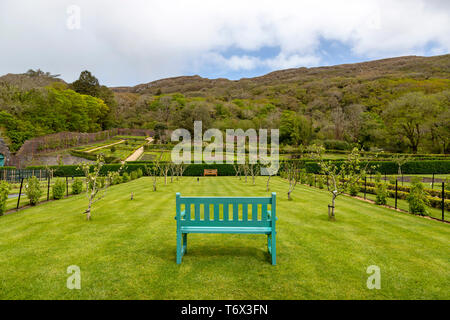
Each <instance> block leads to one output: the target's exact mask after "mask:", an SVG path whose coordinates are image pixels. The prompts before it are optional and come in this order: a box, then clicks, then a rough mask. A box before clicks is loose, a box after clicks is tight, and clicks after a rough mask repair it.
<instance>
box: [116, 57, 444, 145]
mask: <svg viewBox="0 0 450 320" xmlns="http://www.w3.org/2000/svg"><path fill="white" fill-rule="evenodd" d="M112 89H113V90H114V91H115V92H116V100H117V101H118V106H119V114H120V117H119V118H118V121H120V122H121V123H122V125H132V126H144V127H147V128H151V129H154V128H157V129H158V128H169V129H173V128H177V127H185V128H190V129H192V121H193V120H194V119H198V120H203V122H204V124H205V126H204V127H215V128H219V129H226V128H243V129H247V128H280V130H281V142H282V143H284V144H289V145H292V146H297V145H299V144H310V143H313V142H314V143H324V144H325V146H326V147H328V148H331V149H348V148H351V146H352V145H358V146H359V147H363V148H365V149H381V150H386V151H394V152H433V153H439V152H446V153H448V152H449V151H450V150H449V147H450V145H449V135H450V127H449V126H450V103H449V101H450V92H449V90H450V55H444V56H436V57H415V56H411V57H400V58H392V59H384V60H378V61H371V62H365V63H357V64H348V65H339V66H332V67H319V68H298V69H289V70H282V71H276V72H272V73H270V74H267V75H265V76H262V77H257V78H251V79H241V80H239V81H231V80H227V79H214V80H211V79H205V78H201V77H199V76H192V77H176V78H169V79H162V80H158V81H154V82H150V83H148V84H142V85H138V86H135V87H120V88H112Z"/></svg>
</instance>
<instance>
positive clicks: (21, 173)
mask: <svg viewBox="0 0 450 320" xmlns="http://www.w3.org/2000/svg"><path fill="white" fill-rule="evenodd" d="M32 176H35V177H37V178H38V179H39V180H45V179H47V178H48V176H49V174H48V171H47V170H42V169H0V180H5V181H7V182H10V183H18V182H20V181H21V180H22V179H28V178H31V177H32Z"/></svg>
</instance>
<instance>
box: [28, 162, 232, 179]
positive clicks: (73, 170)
mask: <svg viewBox="0 0 450 320" xmlns="http://www.w3.org/2000/svg"><path fill="white" fill-rule="evenodd" d="M153 166H154V163H153V162H147V163H145V162H139V163H127V164H125V165H124V167H123V169H122V172H127V173H129V174H130V173H131V172H133V171H135V170H137V169H141V170H142V172H143V173H144V175H145V174H146V170H145V167H147V168H152V167H153ZM120 167H121V164H120V163H111V164H105V165H103V167H102V169H101V171H100V174H101V175H106V174H108V172H111V171H112V172H114V171H118V170H119V169H120ZM49 168H50V169H53V170H54V171H53V176H55V177H79V176H83V172H82V171H81V170H79V169H78V165H62V166H49ZM27 169H35V170H36V169H37V170H39V169H43V170H45V169H46V168H45V166H31V167H27ZM204 169H217V173H218V175H219V176H234V175H235V174H236V173H235V171H234V168H233V165H232V164H226V163H224V164H190V165H188V166H187V167H186V170H185V171H184V173H183V175H184V176H202V175H203V170H204Z"/></svg>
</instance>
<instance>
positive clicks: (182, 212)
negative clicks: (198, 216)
mask: <svg viewBox="0 0 450 320" xmlns="http://www.w3.org/2000/svg"><path fill="white" fill-rule="evenodd" d="M185 215H186V212H185V211H181V218H183V217H184V216H185ZM174 219H175V220H177V216H175V218H174Z"/></svg>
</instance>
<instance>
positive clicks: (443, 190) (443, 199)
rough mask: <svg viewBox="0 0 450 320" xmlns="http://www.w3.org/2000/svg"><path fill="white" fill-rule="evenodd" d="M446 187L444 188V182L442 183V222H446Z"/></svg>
mask: <svg viewBox="0 0 450 320" xmlns="http://www.w3.org/2000/svg"><path fill="white" fill-rule="evenodd" d="M444 206H445V187H444V181H442V221H444V218H445V217H444V214H445V207H444Z"/></svg>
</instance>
